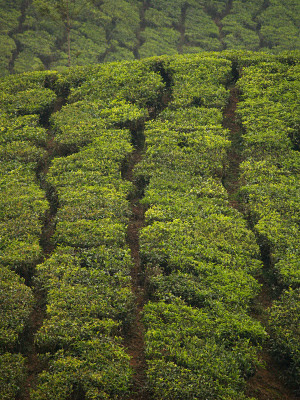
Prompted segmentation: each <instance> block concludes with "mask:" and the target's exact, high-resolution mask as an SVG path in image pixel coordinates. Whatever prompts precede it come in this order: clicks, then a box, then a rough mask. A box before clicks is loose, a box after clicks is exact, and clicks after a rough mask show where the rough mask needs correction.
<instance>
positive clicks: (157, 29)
mask: <svg viewBox="0 0 300 400" xmlns="http://www.w3.org/2000/svg"><path fill="white" fill-rule="evenodd" d="M0 15H1V18H0V66H1V68H0V71H1V72H0V73H1V75H2V76H3V75H6V74H8V73H20V72H25V71H35V70H43V69H58V68H62V67H65V66H67V65H69V64H71V65H89V64H94V63H95V64H97V63H101V62H108V61H118V60H133V59H139V58H144V57H151V56H157V55H162V54H170V55H171V54H177V53H199V52H203V51H220V50H224V49H236V50H251V51H258V50H263V51H269V52H271V53H273V54H274V53H275V54H276V53H279V52H280V51H283V50H288V51H291V50H297V49H298V50H299V49H300V36H299V20H300V5H299V2H298V1H297V0H286V1H284V2H282V1H280V0H251V1H249V0H204V1H197V0H176V1H174V0H102V1H92V0H84V1H83V0H80V1H79V0H75V1H69V0H62V1H60V2H57V1H56V0H51V1H45V0H17V1H12V0H1V1H0Z"/></svg>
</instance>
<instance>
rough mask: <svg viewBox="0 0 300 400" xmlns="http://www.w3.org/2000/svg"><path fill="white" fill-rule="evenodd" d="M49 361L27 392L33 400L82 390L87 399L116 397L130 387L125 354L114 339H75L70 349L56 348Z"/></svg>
mask: <svg viewBox="0 0 300 400" xmlns="http://www.w3.org/2000/svg"><path fill="white" fill-rule="evenodd" d="M49 364H50V369H49V371H44V372H42V373H41V374H40V376H39V381H38V386H37V388H36V389H34V390H32V391H31V397H32V399H33V400H46V399H47V400H55V399H57V396H59V399H61V400H67V399H69V398H70V393H73V394H74V396H82V393H84V397H85V399H87V400H94V399H99V400H100V399H120V398H124V397H125V395H126V393H127V392H128V390H129V387H130V380H131V375H132V371H131V368H130V366H129V357H128V355H127V354H126V353H125V352H124V349H123V348H122V347H121V346H120V344H119V342H118V340H117V339H116V340H115V341H112V340H109V339H106V340H103V339H102V338H99V339H94V340H89V341H85V342H79V343H77V345H76V346H74V349H73V350H72V351H66V350H60V351H58V352H57V353H56V354H55V356H54V357H53V358H52V359H51V360H50V361H49Z"/></svg>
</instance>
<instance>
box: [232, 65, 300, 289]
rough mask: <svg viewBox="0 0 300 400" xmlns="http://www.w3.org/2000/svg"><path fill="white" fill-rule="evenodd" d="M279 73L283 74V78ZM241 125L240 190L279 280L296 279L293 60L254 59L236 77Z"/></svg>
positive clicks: (296, 100)
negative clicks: (240, 99) (243, 159)
mask: <svg viewBox="0 0 300 400" xmlns="http://www.w3.org/2000/svg"><path fill="white" fill-rule="evenodd" d="M283 78H284V79H283ZM239 86H240V88H241V89H242V91H243V98H244V101H243V102H242V103H241V104H240V105H239V111H238V112H239V115H240V117H241V120H242V123H243V125H244V127H245V129H246V132H245V134H244V136H243V138H244V148H245V150H244V153H245V156H246V157H247V159H246V161H245V162H244V163H243V164H242V165H241V169H242V171H243V177H244V179H245V182H246V185H245V186H244V187H243V188H242V190H241V195H242V196H243V198H244V199H245V200H246V201H247V209H248V212H249V214H250V216H251V219H252V223H253V224H254V225H255V229H256V231H257V232H258V234H259V235H260V237H261V238H262V240H263V242H264V243H265V244H267V245H268V246H269V247H270V250H271V255H272V261H273V263H274V264H275V268H276V270H277V272H278V279H279V281H280V283H282V284H284V285H285V286H286V287H288V286H290V285H292V286H294V287H297V286H298V285H299V265H298V263H297V262H296V261H295V259H296V258H297V254H298V249H297V248H298V246H297V242H299V237H300V236H299V227H298V224H299V218H298V215H299V211H300V209H299V204H298V203H299V202H298V198H299V179H298V173H299V151H296V149H297V146H298V131H299V121H300V119H299V112H298V108H299V107H298V106H299V91H298V90H297V89H298V87H299V66H298V65H297V64H296V65H289V64H287V63H285V62H283V63H280V62H279V61H273V62H267V63H258V64H257V65H254V66H250V67H248V68H247V69H245V71H244V75H243V77H242V78H241V79H240V81H239Z"/></svg>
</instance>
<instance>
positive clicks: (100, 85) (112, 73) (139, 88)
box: [69, 62, 165, 107]
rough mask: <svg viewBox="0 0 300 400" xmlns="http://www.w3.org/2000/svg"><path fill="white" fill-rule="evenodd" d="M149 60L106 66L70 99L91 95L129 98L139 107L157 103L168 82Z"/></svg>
mask: <svg viewBox="0 0 300 400" xmlns="http://www.w3.org/2000/svg"><path fill="white" fill-rule="evenodd" d="M151 67H152V65H151V63H149V62H126V63H125V62H124V63H122V64H121V65H120V64H118V63H113V64H109V65H103V66H101V68H99V70H98V72H97V73H94V74H92V75H91V76H89V78H88V79H87V80H86V81H85V82H84V83H83V84H82V85H81V86H80V87H79V88H77V89H74V90H72V91H71V95H70V97H69V100H70V102H74V101H78V100H82V99H84V98H86V97H88V99H89V101H93V100H97V101H101V100H102V101H105V102H109V101H111V100H120V101H121V100H126V101H128V102H131V103H134V104H136V105H137V106H139V107H146V106H150V105H151V106H153V105H154V106H155V105H156V104H157V103H158V101H159V99H160V95H161V92H162V90H163V89H164V86H165V85H164V83H163V82H162V78H161V76H160V75H159V74H158V73H155V72H154V71H153V70H152V69H151Z"/></svg>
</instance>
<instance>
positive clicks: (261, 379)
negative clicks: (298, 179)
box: [223, 87, 299, 400]
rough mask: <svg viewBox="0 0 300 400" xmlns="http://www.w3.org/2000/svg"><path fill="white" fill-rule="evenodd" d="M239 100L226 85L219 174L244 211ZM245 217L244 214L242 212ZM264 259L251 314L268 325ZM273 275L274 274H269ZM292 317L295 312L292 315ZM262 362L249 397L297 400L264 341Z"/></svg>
mask: <svg viewBox="0 0 300 400" xmlns="http://www.w3.org/2000/svg"><path fill="white" fill-rule="evenodd" d="M238 102H239V92H238V89H237V88H236V87H232V88H231V89H230V97H229V101H228V105H227V107H226V108H225V110H224V114H223V126H224V127H225V128H226V129H228V130H229V132H230V135H229V138H230V141H231V147H230V149H229V150H228V153H227V154H228V167H227V169H226V172H225V176H224V178H223V184H224V186H225V188H226V190H227V192H228V194H229V199H230V200H229V203H230V205H231V206H232V207H234V208H236V209H237V210H239V211H241V212H245V205H244V204H243V203H242V202H241V201H240V199H239V196H238V195H239V191H240V189H241V187H242V186H243V185H244V184H245V182H244V181H243V182H241V176H240V174H241V171H240V168H239V166H240V164H241V163H242V162H243V161H244V160H243V158H242V134H243V128H242V126H241V125H240V124H239V123H238V122H237V117H236V109H237V105H238ZM246 217H247V215H246ZM262 260H263V262H264V266H263V271H262V274H261V275H260V276H259V277H258V280H259V282H260V284H261V291H260V293H259V295H258V297H257V299H255V302H254V310H253V317H254V318H256V319H258V320H259V321H260V322H261V323H262V325H264V326H265V327H267V326H268V309H269V308H270V307H271V306H272V302H273V301H274V295H272V287H271V285H272V282H271V281H270V278H269V280H267V278H266V276H267V274H269V275H270V274H272V265H271V261H270V254H268V253H267V252H266V251H264V252H262ZM273 279H274V278H273ZM295 317H296V316H295ZM259 357H260V360H261V362H262V366H260V367H258V369H257V371H256V372H255V374H254V376H253V377H251V378H250V379H249V380H248V382H247V390H246V393H247V395H248V396H249V397H254V398H255V399H258V400H270V399H272V400H275V399H276V400H280V399H282V400H297V398H299V397H298V396H296V395H295V390H293V389H292V388H291V387H289V386H290V385H289V384H288V383H287V381H286V380H285V379H284V376H283V372H284V367H283V366H282V364H280V363H278V362H277V361H276V360H275V358H274V356H272V354H271V352H270V347H269V344H268V343H265V345H264V347H263V348H262V350H261V351H260V352H259Z"/></svg>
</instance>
